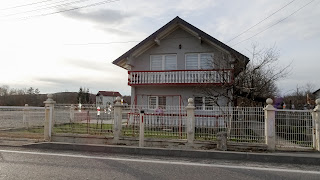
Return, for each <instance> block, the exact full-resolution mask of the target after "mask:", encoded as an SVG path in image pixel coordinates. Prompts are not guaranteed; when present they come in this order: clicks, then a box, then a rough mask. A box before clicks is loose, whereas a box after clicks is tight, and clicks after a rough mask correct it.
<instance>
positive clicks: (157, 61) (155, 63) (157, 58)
mask: <svg viewBox="0 0 320 180" xmlns="http://www.w3.org/2000/svg"><path fill="white" fill-rule="evenodd" d="M151 70H154V71H159V70H162V56H161V55H154V56H151Z"/></svg>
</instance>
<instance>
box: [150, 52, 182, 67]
mask: <svg viewBox="0 0 320 180" xmlns="http://www.w3.org/2000/svg"><path fill="white" fill-rule="evenodd" d="M150 64H151V65H150V69H151V70H154V71H159V70H176V69H177V55H176V54H166V55H151V56H150Z"/></svg>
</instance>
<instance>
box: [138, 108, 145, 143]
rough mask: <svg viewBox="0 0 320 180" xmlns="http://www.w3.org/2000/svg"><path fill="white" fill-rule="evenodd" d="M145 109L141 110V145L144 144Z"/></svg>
mask: <svg viewBox="0 0 320 180" xmlns="http://www.w3.org/2000/svg"><path fill="white" fill-rule="evenodd" d="M144 122H145V120H144V110H141V111H140V131H139V147H143V146H144Z"/></svg>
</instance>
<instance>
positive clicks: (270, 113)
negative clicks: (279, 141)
mask: <svg viewBox="0 0 320 180" xmlns="http://www.w3.org/2000/svg"><path fill="white" fill-rule="evenodd" d="M266 102H267V104H268V105H267V106H266V107H265V108H264V113H265V139H266V144H267V146H268V150H270V151H274V150H275V149H276V133H275V116H276V113H275V112H276V109H275V108H274V107H273V106H272V103H273V100H272V99H270V98H268V99H267V100H266Z"/></svg>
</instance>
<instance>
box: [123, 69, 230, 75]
mask: <svg viewBox="0 0 320 180" xmlns="http://www.w3.org/2000/svg"><path fill="white" fill-rule="evenodd" d="M233 70H234V69H206V70H205V69H198V70H197V69H192V70H161V71H128V74H130V73H131V72H177V71H233Z"/></svg>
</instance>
